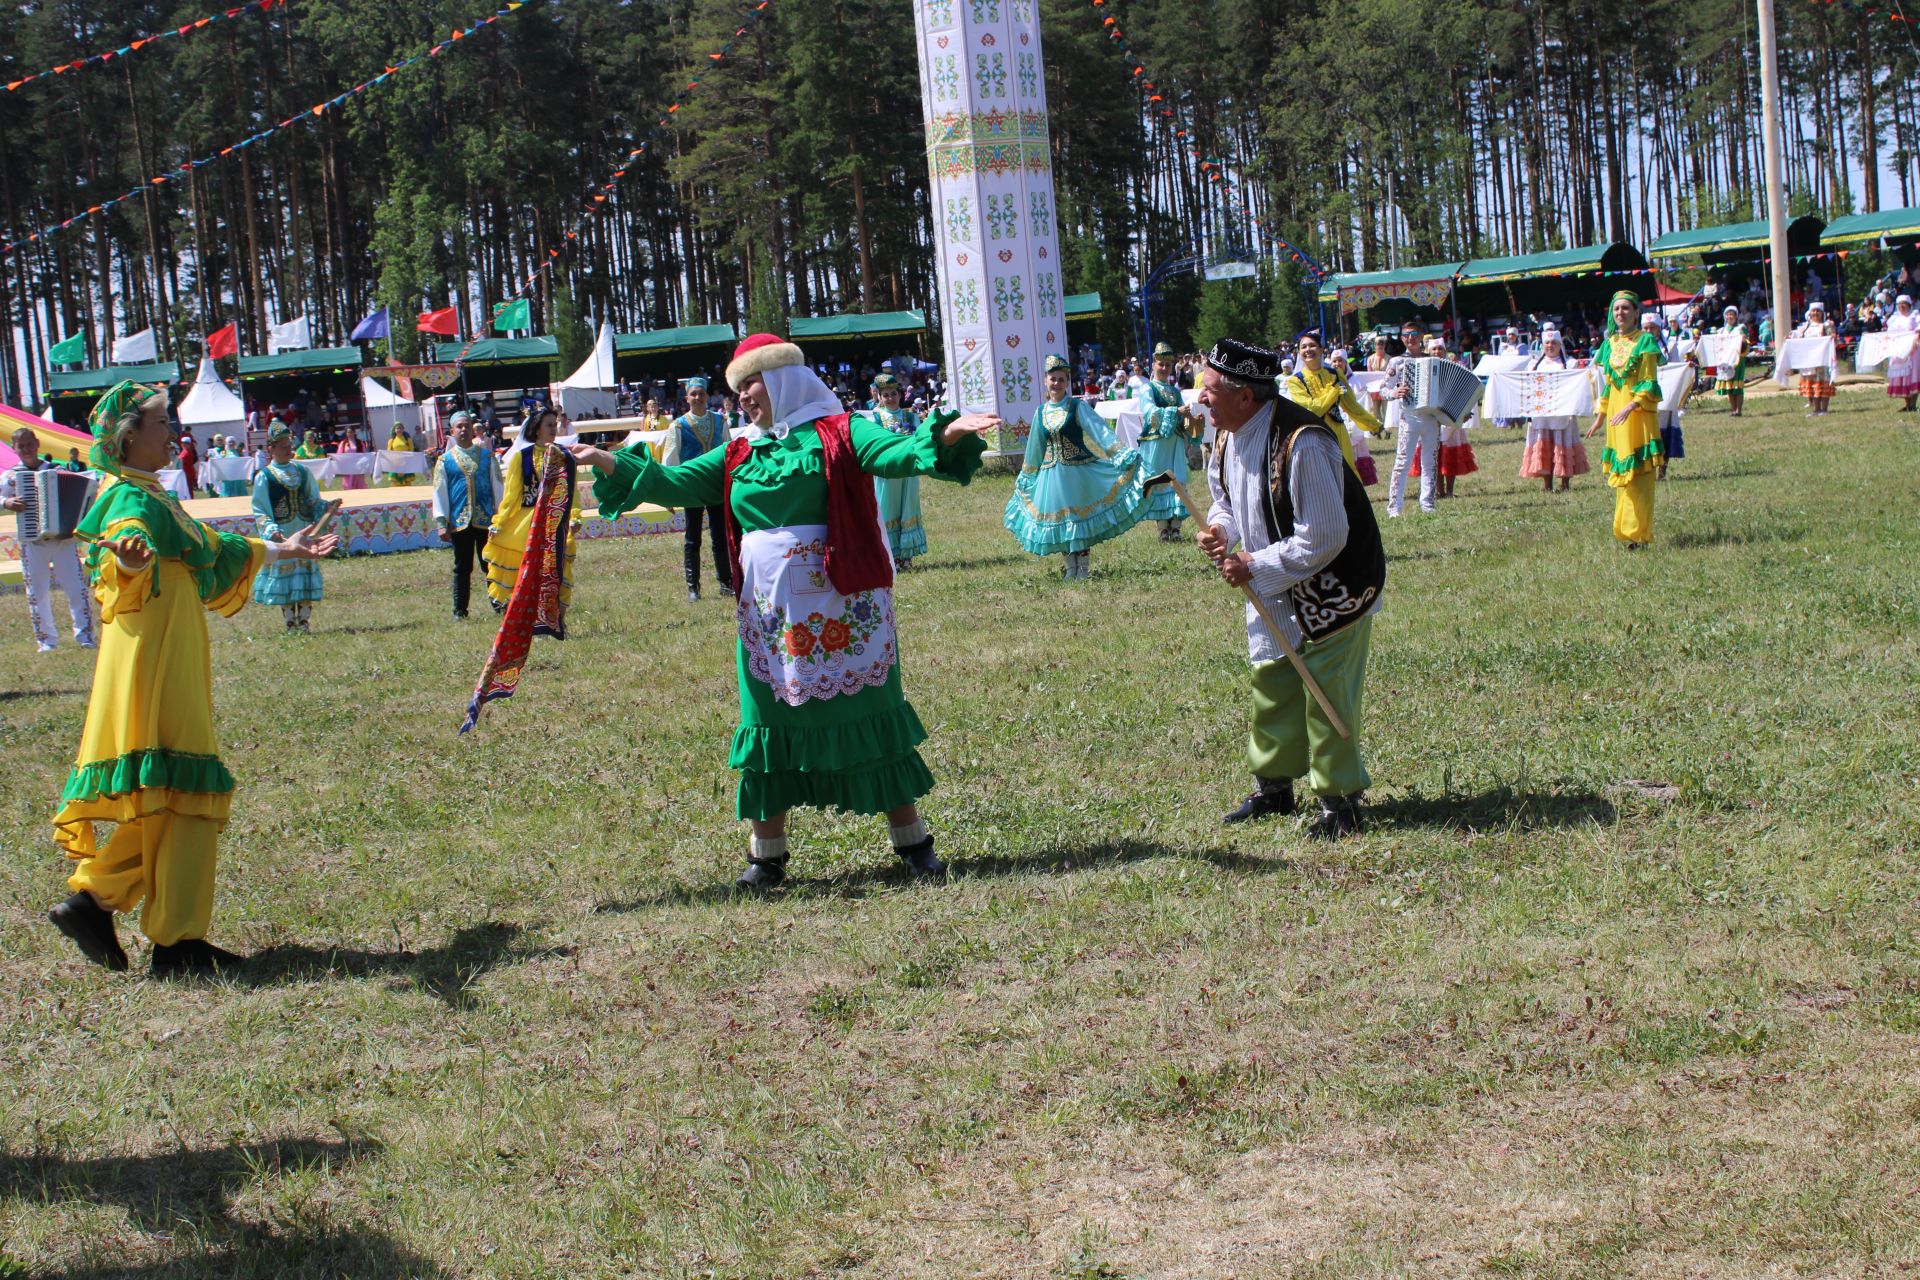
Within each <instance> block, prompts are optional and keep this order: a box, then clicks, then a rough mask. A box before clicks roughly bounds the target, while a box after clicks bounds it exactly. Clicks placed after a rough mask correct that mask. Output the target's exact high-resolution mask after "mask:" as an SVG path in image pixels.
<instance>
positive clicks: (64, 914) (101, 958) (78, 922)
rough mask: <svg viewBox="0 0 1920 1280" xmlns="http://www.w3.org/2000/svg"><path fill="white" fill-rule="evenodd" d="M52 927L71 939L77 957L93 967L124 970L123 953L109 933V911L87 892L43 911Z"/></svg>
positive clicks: (111, 930)
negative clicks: (84, 958)
mask: <svg viewBox="0 0 1920 1280" xmlns="http://www.w3.org/2000/svg"><path fill="white" fill-rule="evenodd" d="M47 919H49V920H51V921H52V922H53V927H54V928H56V929H58V930H59V931H60V932H62V933H64V934H66V935H67V937H69V938H71V939H73V945H74V946H76V947H78V948H80V954H81V955H83V956H85V957H86V958H87V959H89V960H91V961H93V962H94V963H95V964H97V965H102V966H104V967H105V968H108V969H112V970H115V971H116V972H120V971H124V970H125V969H126V967H127V953H126V952H125V951H124V950H123V949H122V948H121V946H120V939H119V938H118V937H117V936H116V935H115V934H114V931H113V912H111V911H109V910H107V909H106V908H105V907H103V906H101V905H100V904H99V903H97V902H95V901H94V900H93V895H92V894H90V893H76V894H74V895H73V896H72V897H71V898H68V899H67V900H66V901H65V902H63V903H61V904H60V905H59V906H57V907H55V908H54V909H53V910H51V911H49V912H47Z"/></svg>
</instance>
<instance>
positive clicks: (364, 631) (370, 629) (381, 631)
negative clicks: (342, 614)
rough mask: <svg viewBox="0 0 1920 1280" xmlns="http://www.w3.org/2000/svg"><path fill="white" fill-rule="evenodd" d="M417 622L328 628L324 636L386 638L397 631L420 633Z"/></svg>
mask: <svg viewBox="0 0 1920 1280" xmlns="http://www.w3.org/2000/svg"><path fill="white" fill-rule="evenodd" d="M419 629H420V624H419V623H416V622H383V623H381V624H379V625H378V626H365V627H328V628H326V631H325V632H324V634H326V635H335V636H384V635H388V634H391V633H392V632H395V631H418V630H419Z"/></svg>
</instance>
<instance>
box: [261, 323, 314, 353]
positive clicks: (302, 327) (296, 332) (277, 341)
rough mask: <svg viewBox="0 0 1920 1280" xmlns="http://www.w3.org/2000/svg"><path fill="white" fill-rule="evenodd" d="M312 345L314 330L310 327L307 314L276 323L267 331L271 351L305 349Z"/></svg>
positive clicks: (268, 346)
mask: <svg viewBox="0 0 1920 1280" xmlns="http://www.w3.org/2000/svg"><path fill="white" fill-rule="evenodd" d="M312 345H313V331H312V330H311V329H310V328H309V327H308V325H307V318H306V317H305V316H301V317H300V318H299V319H298V320H289V321H287V322H286V323H285V324H277V325H274V326H273V328H272V329H270V330H268V331H267V350H268V351H270V352H272V351H305V350H306V349H307V348H308V347H310V346H312Z"/></svg>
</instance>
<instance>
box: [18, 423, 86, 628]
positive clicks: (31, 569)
mask: <svg viewBox="0 0 1920 1280" xmlns="http://www.w3.org/2000/svg"><path fill="white" fill-rule="evenodd" d="M9 443H11V444H12V445H13V451H14V452H15V453H17V454H19V455H20V460H19V462H18V463H16V464H15V465H14V466H12V467H10V468H8V469H7V470H6V471H5V472H0V507H5V508H6V509H7V510H8V511H11V512H13V513H14V517H13V518H14V522H15V523H14V529H15V531H16V533H17V531H18V529H19V527H20V526H19V520H20V513H21V512H22V511H25V510H26V509H27V506H28V504H29V502H31V501H33V500H34V499H32V498H30V497H29V496H28V494H27V492H26V490H27V486H28V485H31V484H34V483H35V481H34V473H36V472H38V471H40V470H41V469H42V463H41V461H40V437H39V436H38V435H36V434H35V433H34V431H33V429H32V428H30V427H22V428H20V429H19V430H18V431H16V432H14V433H13V439H12V440H11V441H10V442H9ZM14 541H16V542H18V543H19V544H20V576H21V577H22V578H24V579H25V580H26V588H27V616H28V618H30V619H31V620H32V622H33V642H34V644H35V645H36V646H37V647H38V649H39V651H40V652H41V653H52V652H53V651H54V649H55V647H57V646H58V645H59V643H60V629H59V628H58V627H56V626H55V625H54V622H53V589H54V588H55V587H58V588H60V590H61V591H62V592H64V593H65V594H66V597H67V618H68V620H69V621H70V622H72V623H73V642H74V643H75V644H77V645H79V646H80V647H81V648H82V649H91V648H93V647H94V645H95V643H96V641H95V638H94V624H93V602H92V601H91V600H90V599H88V597H87V589H86V585H85V583H84V582H83V581H82V579H81V576H80V544H79V542H78V540H77V539H74V538H50V539H47V540H44V541H38V542H28V541H27V540H26V539H24V538H20V537H17V536H16V537H15V539H14Z"/></svg>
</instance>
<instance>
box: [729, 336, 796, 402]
mask: <svg viewBox="0 0 1920 1280" xmlns="http://www.w3.org/2000/svg"><path fill="white" fill-rule="evenodd" d="M805 363H806V357H804V356H802V355H801V354H800V348H799V347H796V346H794V345H793V344H792V343H791V342H788V341H787V340H786V339H785V338H782V337H779V336H777V335H775V334H771V333H756V334H753V335H751V336H750V337H746V338H743V339H741V340H740V345H739V346H737V347H735V348H734V350H733V359H732V360H731V361H729V362H728V364H727V385H728V386H730V387H732V388H733V389H734V390H735V391H738V390H739V389H740V384H741V383H743V382H745V381H746V380H747V379H748V378H751V377H752V376H753V375H754V374H756V373H759V374H764V373H766V372H767V370H769V369H781V368H785V367H786V366H788V365H796V364H805Z"/></svg>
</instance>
